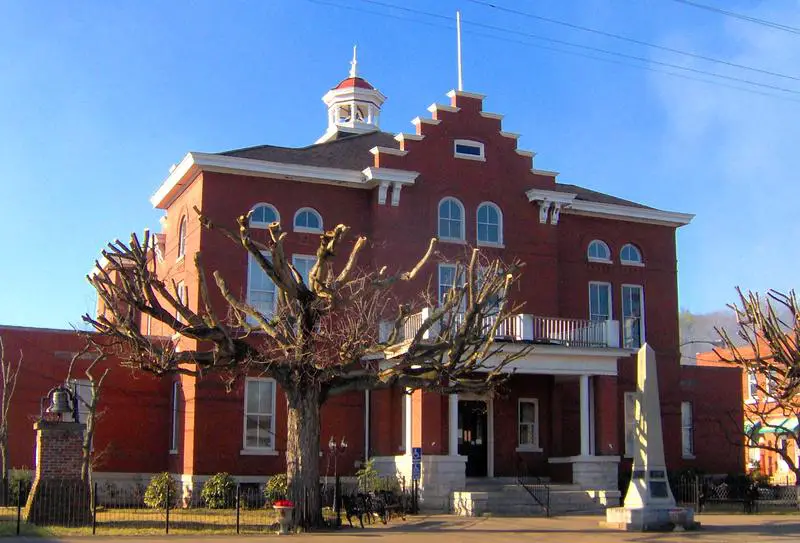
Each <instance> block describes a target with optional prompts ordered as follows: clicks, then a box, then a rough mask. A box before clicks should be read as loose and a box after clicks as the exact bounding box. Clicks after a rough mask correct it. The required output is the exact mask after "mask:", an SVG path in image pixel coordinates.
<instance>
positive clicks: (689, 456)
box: [681, 454, 697, 460]
mask: <svg viewBox="0 0 800 543" xmlns="http://www.w3.org/2000/svg"><path fill="white" fill-rule="evenodd" d="M681 458H683V459H684V460H694V459H696V458H697V457H696V456H695V455H693V454H684V455H681Z"/></svg>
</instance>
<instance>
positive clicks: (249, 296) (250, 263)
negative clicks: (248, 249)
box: [246, 251, 278, 323]
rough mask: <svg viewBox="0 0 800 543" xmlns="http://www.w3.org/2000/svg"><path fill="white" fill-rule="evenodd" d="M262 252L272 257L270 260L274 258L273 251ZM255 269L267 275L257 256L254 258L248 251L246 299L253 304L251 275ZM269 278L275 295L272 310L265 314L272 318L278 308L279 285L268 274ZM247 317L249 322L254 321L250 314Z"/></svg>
mask: <svg viewBox="0 0 800 543" xmlns="http://www.w3.org/2000/svg"><path fill="white" fill-rule="evenodd" d="M261 254H262V255H264V257H266V258H267V259H270V260H271V259H272V253H270V252H269V251H262V252H261ZM253 269H257V270H258V273H264V274H265V275H266V272H264V270H262V269H261V266H259V265H258V262H256V259H255V258H253V255H252V254H250V253H247V283H246V284H247V298H246V299H247V303H248V304H249V305H253V304H252V290H253V289H251V285H250V275H251V272H252V271H253ZM267 280H268V281H269V282H270V283H272V289H273V290H272V292H273V296H272V311H271V313H269V314H266V313H264V316H265V317H267V318H268V319H270V318H272V316H273V315H275V311H276V310H277V308H278V287H277V285H275V282H274V281H272V279H271V278H270V277H269V276H267ZM258 290H263V289H258ZM264 292H266V290H264ZM253 307H255V306H253ZM256 309H258V308H256ZM262 313H263V312H262ZM247 319H248V322H251V323H253V322H254V321H252V319H251V318H250V317H249V316H248V317H247Z"/></svg>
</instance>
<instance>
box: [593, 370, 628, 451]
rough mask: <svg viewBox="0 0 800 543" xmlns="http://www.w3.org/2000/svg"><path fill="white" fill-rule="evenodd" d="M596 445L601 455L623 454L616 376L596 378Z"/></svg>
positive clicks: (599, 376)
mask: <svg viewBox="0 0 800 543" xmlns="http://www.w3.org/2000/svg"><path fill="white" fill-rule="evenodd" d="M594 395H595V401H594V409H595V440H596V442H595V447H596V451H597V454H599V455H601V456H606V455H611V456H622V454H623V453H624V452H625V451H624V450H622V449H621V445H620V440H619V435H618V434H619V432H618V425H619V415H618V414H619V410H618V408H617V402H618V396H617V378H616V376H613V377H612V376H608V375H597V376H595V378H594Z"/></svg>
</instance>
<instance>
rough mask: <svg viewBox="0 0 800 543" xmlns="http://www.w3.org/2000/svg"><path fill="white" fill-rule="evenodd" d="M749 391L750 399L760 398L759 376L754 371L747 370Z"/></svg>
mask: <svg viewBox="0 0 800 543" xmlns="http://www.w3.org/2000/svg"><path fill="white" fill-rule="evenodd" d="M747 393H748V397H747V399H748V400H751V401H756V400H757V399H758V377H757V376H756V372H754V371H748V372H747Z"/></svg>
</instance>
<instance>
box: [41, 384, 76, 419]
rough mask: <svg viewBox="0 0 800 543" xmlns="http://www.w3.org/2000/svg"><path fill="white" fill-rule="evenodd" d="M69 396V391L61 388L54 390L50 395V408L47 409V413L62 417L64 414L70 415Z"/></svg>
mask: <svg viewBox="0 0 800 543" xmlns="http://www.w3.org/2000/svg"><path fill="white" fill-rule="evenodd" d="M70 395H71V394H70V391H69V389H67V388H65V387H63V386H60V387H57V388H54V389H53V390H52V393H51V394H50V407H48V408H47V412H48V413H57V414H59V415H63V414H64V413H72V406H71V405H70Z"/></svg>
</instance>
